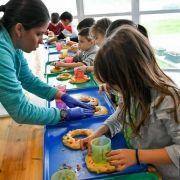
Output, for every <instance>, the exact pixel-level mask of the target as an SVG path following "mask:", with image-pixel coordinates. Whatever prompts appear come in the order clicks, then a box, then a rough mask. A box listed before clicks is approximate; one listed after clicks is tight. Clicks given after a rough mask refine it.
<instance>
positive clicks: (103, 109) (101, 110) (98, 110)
mask: <svg viewBox="0 0 180 180" xmlns="http://www.w3.org/2000/svg"><path fill="white" fill-rule="evenodd" d="M107 113H108V110H107V109H106V107H104V106H95V113H94V114H95V115H104V114H107Z"/></svg>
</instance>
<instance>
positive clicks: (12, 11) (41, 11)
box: [0, 0, 49, 31]
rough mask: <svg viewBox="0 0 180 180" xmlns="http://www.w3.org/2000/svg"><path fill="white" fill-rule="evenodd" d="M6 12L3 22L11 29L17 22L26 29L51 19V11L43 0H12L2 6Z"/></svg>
mask: <svg viewBox="0 0 180 180" xmlns="http://www.w3.org/2000/svg"><path fill="white" fill-rule="evenodd" d="M0 11H2V12H4V15H3V17H2V19H1V24H2V25H3V26H4V27H5V28H6V29H7V30H8V31H10V30H11V28H12V27H13V26H14V25H16V24H17V23H22V25H23V26H24V28H25V29H26V30H29V29H32V28H34V27H39V26H41V25H43V24H44V23H46V22H48V21H49V12H48V9H47V8H46V6H45V5H44V3H43V2H42V1H41V0H21V1H20V0H10V1H8V2H7V3H6V4H5V5H1V6H0Z"/></svg>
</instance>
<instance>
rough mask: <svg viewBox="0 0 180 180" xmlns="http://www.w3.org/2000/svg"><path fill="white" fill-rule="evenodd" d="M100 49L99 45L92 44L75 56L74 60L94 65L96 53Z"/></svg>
mask: <svg viewBox="0 0 180 180" xmlns="http://www.w3.org/2000/svg"><path fill="white" fill-rule="evenodd" d="M97 51H98V47H97V46H96V45H95V46H92V47H91V48H90V49H88V50H87V51H82V52H81V53H80V54H79V55H77V56H75V57H74V62H82V63H84V64H85V65H86V66H94V59H95V56H96V53H97Z"/></svg>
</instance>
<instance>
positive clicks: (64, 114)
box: [60, 109, 68, 120]
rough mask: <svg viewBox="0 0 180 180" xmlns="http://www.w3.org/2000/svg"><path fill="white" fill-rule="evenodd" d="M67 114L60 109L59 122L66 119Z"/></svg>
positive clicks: (64, 110)
mask: <svg viewBox="0 0 180 180" xmlns="http://www.w3.org/2000/svg"><path fill="white" fill-rule="evenodd" d="M67 115H68V112H67V110H66V109H61V111H60V116H61V120H65V119H66V118H67Z"/></svg>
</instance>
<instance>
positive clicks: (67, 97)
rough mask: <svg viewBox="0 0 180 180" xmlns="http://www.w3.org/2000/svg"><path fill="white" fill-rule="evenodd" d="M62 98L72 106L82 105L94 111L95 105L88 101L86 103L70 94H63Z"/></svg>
mask: <svg viewBox="0 0 180 180" xmlns="http://www.w3.org/2000/svg"><path fill="white" fill-rule="evenodd" d="M61 100H62V101H63V102H64V103H65V104H66V105H67V106H68V107H70V108H74V107H81V108H85V109H91V110H93V111H94V106H93V105H91V104H88V103H84V102H81V101H79V100H78V99H75V98H73V97H72V96H70V95H68V94H65V93H64V94H62V95H61Z"/></svg>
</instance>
